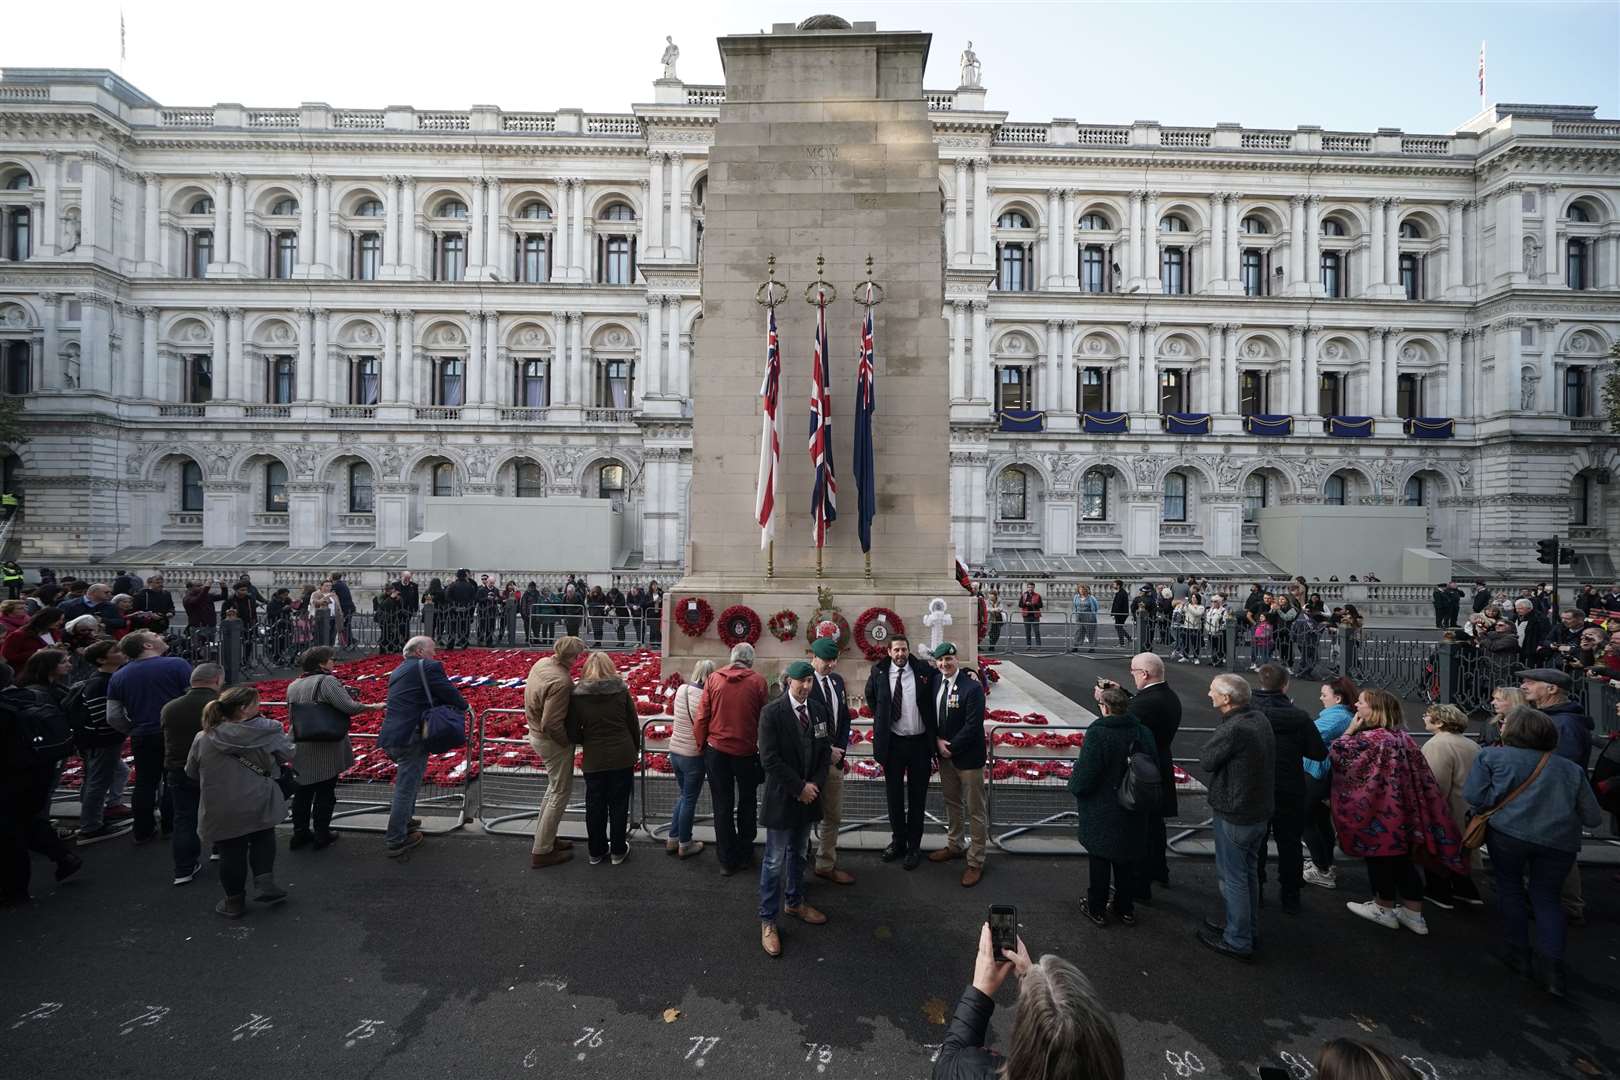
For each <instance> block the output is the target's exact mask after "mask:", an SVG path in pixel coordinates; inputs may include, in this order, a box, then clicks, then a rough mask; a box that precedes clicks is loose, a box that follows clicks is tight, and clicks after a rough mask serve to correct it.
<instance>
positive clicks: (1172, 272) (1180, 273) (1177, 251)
mask: <svg viewBox="0 0 1620 1080" xmlns="http://www.w3.org/2000/svg"><path fill="white" fill-rule="evenodd" d="M1159 284H1160V286H1161V287H1162V288H1163V289H1164V291H1165V293H1166V294H1167V295H1170V296H1182V295H1184V294H1185V293H1186V292H1187V253H1186V252H1184V251H1183V250H1182V249H1181V248H1165V249H1164V251H1162V252H1161V253H1160V254H1159Z"/></svg>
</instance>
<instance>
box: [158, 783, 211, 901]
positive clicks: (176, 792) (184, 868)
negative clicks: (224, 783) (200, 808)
mask: <svg viewBox="0 0 1620 1080" xmlns="http://www.w3.org/2000/svg"><path fill="white" fill-rule="evenodd" d="M164 780H165V781H166V782H167V783H168V785H169V795H170V797H171V798H172V799H173V800H174V833H173V835H171V836H170V837H169V846H170V850H172V851H173V853H174V876H175V877H185V876H186V875H187V874H189V873H191V868H192V867H194V866H196V865H197V864H198V863H199V862H200V861H201V860H202V840H201V839H199V838H198V836H197V804H198V802H199V801H200V800H201V799H202V788H200V787H198V786H197V781H195V780H193V779H192V778H191V777H189V776H187V775H186V771H185V770H184V769H170V770H169V772H168V775H167V776H165V777H164Z"/></svg>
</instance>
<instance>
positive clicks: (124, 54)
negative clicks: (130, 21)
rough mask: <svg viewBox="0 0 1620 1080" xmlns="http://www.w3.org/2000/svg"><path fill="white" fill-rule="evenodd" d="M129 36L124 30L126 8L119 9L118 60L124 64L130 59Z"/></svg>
mask: <svg viewBox="0 0 1620 1080" xmlns="http://www.w3.org/2000/svg"><path fill="white" fill-rule="evenodd" d="M128 40H129V39H128V37H127V36H126V34H125V32H124V9H123V8H119V9H118V62H119V63H120V64H122V63H123V62H124V61H125V60H128V59H129V50H128V48H127V45H128Z"/></svg>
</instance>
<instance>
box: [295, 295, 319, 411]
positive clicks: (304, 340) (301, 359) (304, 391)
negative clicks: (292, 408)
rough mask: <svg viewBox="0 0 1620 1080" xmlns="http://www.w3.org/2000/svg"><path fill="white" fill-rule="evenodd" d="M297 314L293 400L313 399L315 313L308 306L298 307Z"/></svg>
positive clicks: (314, 384)
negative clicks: (296, 349) (296, 360)
mask: <svg viewBox="0 0 1620 1080" xmlns="http://www.w3.org/2000/svg"><path fill="white" fill-rule="evenodd" d="M295 314H296V315H297V316H298V368H297V370H296V373H295V378H296V379H297V383H298V385H297V388H296V389H295V391H294V392H293V399H294V400H295V401H313V400H315V394H314V389H315V386H316V385H317V384H316V382H315V367H314V356H315V313H314V312H313V311H311V310H310V309H309V308H299V309H297V311H296V312H295Z"/></svg>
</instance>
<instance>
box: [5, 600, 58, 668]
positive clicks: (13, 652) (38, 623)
mask: <svg viewBox="0 0 1620 1080" xmlns="http://www.w3.org/2000/svg"><path fill="white" fill-rule="evenodd" d="M62 637H63V631H62V609H61V608H54V607H47V608H40V609H39V610H38V611H36V612H34V617H33V618H31V619H29V620H28V624H27V625H26V626H24V627H22V628H21V629H18V630H13V631H12V632H11V633H9V634H7V635H6V640H5V642H4V643H3V644H0V659H3V660H5V662H6V663H8V664H10V665H11V670H13V671H21V670H22V669H23V667H24V665H26V664H27V663H28V658H29V657H30V656H33V655H34V654H35V653H37V652H39V650H41V649H50V648H55V647H56V646H58V645H60V644H61V643H62Z"/></svg>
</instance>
